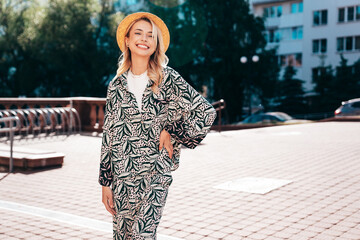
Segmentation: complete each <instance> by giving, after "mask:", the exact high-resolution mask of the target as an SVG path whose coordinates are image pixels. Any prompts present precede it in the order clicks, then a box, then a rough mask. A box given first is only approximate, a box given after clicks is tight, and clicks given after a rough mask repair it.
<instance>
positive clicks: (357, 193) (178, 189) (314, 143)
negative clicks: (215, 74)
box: [0, 122, 360, 240]
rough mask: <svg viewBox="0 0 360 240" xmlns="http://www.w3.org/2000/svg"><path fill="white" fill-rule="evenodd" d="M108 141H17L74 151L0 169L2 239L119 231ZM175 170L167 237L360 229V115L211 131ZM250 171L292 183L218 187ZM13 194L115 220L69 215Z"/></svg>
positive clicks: (299, 235) (354, 234)
mask: <svg viewBox="0 0 360 240" xmlns="http://www.w3.org/2000/svg"><path fill="white" fill-rule="evenodd" d="M0 145H1V146H4V144H0ZM100 145H101V138H100V137H92V136H86V135H76V136H70V137H67V138H66V137H54V138H48V139H41V140H29V141H20V142H16V143H15V147H16V146H19V147H20V146H21V147H27V148H34V149H44V150H55V151H57V152H63V153H65V155H66V157H65V159H64V165H63V166H62V167H60V168H52V169H46V170H41V171H39V170H37V171H26V172H24V171H16V173H14V174H7V173H0V179H1V180H0V239H6V240H7V239H26V240H28V239H104V240H105V239H111V238H112V233H111V219H112V218H111V215H110V214H108V213H107V212H106V210H105V208H104V207H103V205H102V203H101V187H100V185H99V184H98V183H97V177H98V167H99V154H100ZM173 176H174V181H173V183H172V185H171V187H170V192H169V196H168V199H167V203H166V206H165V210H164V215H163V218H162V221H161V223H160V226H159V229H158V232H159V240H162V239H163V240H165V239H175V238H177V239H186V240H197V239H209V240H211V239H229V240H230V239H266V240H267V239H270V240H271V239H324V240H328V239H357V240H359V239H360V124H359V123H356V122H326V123H311V124H302V125H289V126H279V127H269V128H261V129H251V130H239V131H229V132H222V133H217V132H211V133H210V134H209V135H208V136H207V138H206V139H205V140H204V141H203V144H201V145H200V146H199V147H197V148H196V149H194V150H191V149H185V148H183V149H182V153H181V163H180V168H179V169H178V170H176V171H175V172H173ZM245 177H261V178H275V179H286V180H291V181H292V183H290V184H287V185H285V186H282V187H280V188H278V189H274V190H272V191H270V192H268V193H266V194H256V193H247V192H239V191H230V190H220V189H216V188H214V187H215V186H216V185H219V184H221V183H224V182H227V181H231V180H236V179H239V178H245ZM2 203H3V204H2ZM4 203H15V204H19V205H25V206H28V207H36V209H40V210H41V209H43V210H44V211H45V212H46V211H56V212H58V213H59V215H61V214H71V215H72V216H74V219H75V220H76V219H77V218H83V219H89V221H90V220H93V221H95V220H96V221H101V223H104V224H105V226H107V227H106V229H103V230H101V229H100V230H99V229H94V228H91V227H90V225H89V226H87V225H86V223H85V224H83V225H79V224H76V221H75V220H74V221H69V222H63V221H60V220H59V219H57V216H55V217H53V218H50V217H47V216H45V215H44V214H40V213H39V214H37V213H36V212H35V213H32V214H30V213H28V212H24V211H19V210H16V209H14V208H9V207H4ZM40 210H39V211H40Z"/></svg>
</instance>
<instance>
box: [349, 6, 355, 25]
mask: <svg viewBox="0 0 360 240" xmlns="http://www.w3.org/2000/svg"><path fill="white" fill-rule="evenodd" d="M354 10H355V8H354V7H348V8H347V20H348V22H351V21H354Z"/></svg>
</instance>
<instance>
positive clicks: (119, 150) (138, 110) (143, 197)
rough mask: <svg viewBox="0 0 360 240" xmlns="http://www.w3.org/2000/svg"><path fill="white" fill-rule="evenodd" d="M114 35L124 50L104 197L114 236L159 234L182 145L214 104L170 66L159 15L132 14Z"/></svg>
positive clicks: (110, 104) (109, 115)
mask: <svg viewBox="0 0 360 240" xmlns="http://www.w3.org/2000/svg"><path fill="white" fill-rule="evenodd" d="M116 37H117V42H118V45H119V47H120V50H121V51H122V56H121V58H120V61H119V68H118V70H117V75H116V77H115V78H114V79H113V80H112V81H111V82H110V84H109V86H108V91H107V98H106V106H105V118H104V127H103V138H102V147H101V161H100V173H99V183H100V184H101V185H102V201H103V203H104V205H105V208H106V209H107V211H109V212H110V213H111V214H112V215H113V237H114V239H156V228H157V226H158V224H159V222H160V218H161V214H162V211H163V207H164V205H165V201H166V197H167V194H168V188H169V186H170V184H171V182H172V176H171V171H173V170H175V169H176V168H177V167H178V165H179V157H180V146H181V145H184V146H186V147H189V148H195V147H196V146H197V145H198V144H199V143H200V142H201V141H202V139H204V138H205V136H206V134H207V133H208V132H209V131H210V127H211V125H212V123H213V122H214V120H215V117H216V111H215V109H214V108H213V107H212V105H211V104H209V103H208V102H207V101H206V100H205V98H203V97H202V96H201V95H200V94H199V93H198V92H197V91H196V90H195V89H193V88H192V87H191V86H190V85H189V84H188V83H187V82H186V81H185V80H184V79H183V78H182V77H181V76H180V75H179V74H178V73H177V72H176V71H175V70H173V69H172V68H170V67H167V66H166V64H167V60H168V59H167V57H166V55H165V52H166V50H167V48H168V46H169V42H170V36H169V31H168V29H167V27H166V25H165V23H164V22H163V21H162V20H161V19H160V18H159V17H157V16H155V15H153V14H151V13H146V12H139V13H134V14H131V15H129V16H127V17H126V18H124V19H123V21H122V22H121V23H120V24H119V26H118V29H117V33H116Z"/></svg>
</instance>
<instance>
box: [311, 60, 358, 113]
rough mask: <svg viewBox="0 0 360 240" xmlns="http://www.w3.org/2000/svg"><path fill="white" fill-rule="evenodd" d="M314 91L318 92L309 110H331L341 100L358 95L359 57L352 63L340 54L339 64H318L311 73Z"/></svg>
mask: <svg viewBox="0 0 360 240" xmlns="http://www.w3.org/2000/svg"><path fill="white" fill-rule="evenodd" d="M312 80H313V82H314V83H315V88H314V91H315V92H316V93H317V94H318V96H317V97H316V98H315V100H314V101H313V103H312V106H311V111H314V112H323V111H333V110H334V109H336V108H337V107H338V106H339V105H340V104H341V102H342V101H345V100H349V99H352V98H357V97H359V93H360V59H359V60H358V61H357V62H355V63H354V64H353V65H348V60H347V59H346V58H345V57H344V56H342V55H341V59H340V62H339V66H337V67H336V68H335V69H333V68H332V66H326V67H323V66H320V67H319V68H318V73H317V74H315V75H313V79H312Z"/></svg>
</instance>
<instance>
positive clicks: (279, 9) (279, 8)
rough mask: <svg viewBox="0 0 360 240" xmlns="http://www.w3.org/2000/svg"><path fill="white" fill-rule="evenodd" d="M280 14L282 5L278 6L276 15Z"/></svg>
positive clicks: (279, 15)
mask: <svg viewBox="0 0 360 240" xmlns="http://www.w3.org/2000/svg"><path fill="white" fill-rule="evenodd" d="M281 15H282V6H278V7H277V13H276V16H278V17H281Z"/></svg>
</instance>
